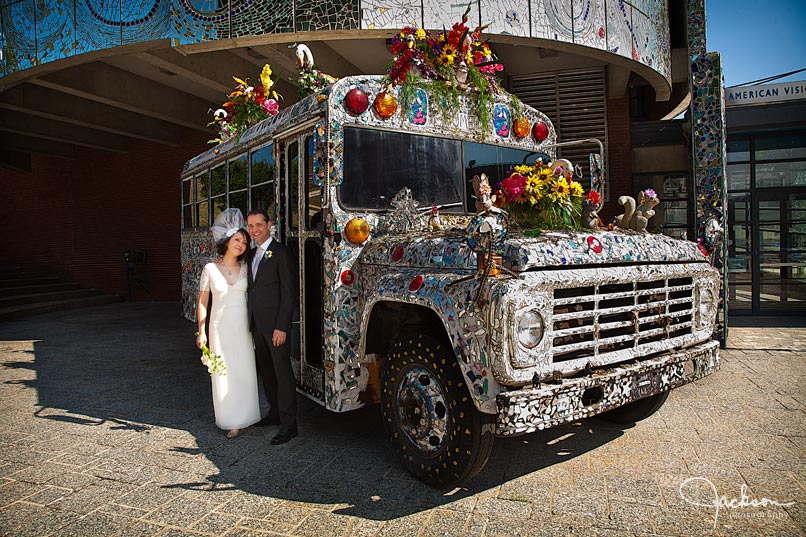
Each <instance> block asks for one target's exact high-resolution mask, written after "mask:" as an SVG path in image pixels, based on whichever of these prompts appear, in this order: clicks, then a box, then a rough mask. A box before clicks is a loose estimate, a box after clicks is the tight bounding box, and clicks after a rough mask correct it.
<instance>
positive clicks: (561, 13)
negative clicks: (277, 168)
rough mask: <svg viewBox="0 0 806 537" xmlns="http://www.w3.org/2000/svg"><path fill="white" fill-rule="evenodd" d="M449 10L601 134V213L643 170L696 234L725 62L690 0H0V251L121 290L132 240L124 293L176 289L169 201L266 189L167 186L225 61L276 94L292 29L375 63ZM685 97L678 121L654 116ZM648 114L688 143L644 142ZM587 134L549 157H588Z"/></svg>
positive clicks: (673, 217)
mask: <svg viewBox="0 0 806 537" xmlns="http://www.w3.org/2000/svg"><path fill="white" fill-rule="evenodd" d="M466 9H469V11H468V25H469V26H471V27H472V26H475V25H483V24H489V26H488V27H487V28H486V29H485V31H484V35H485V37H486V38H487V39H488V40H489V44H490V46H491V48H492V49H493V52H494V53H495V54H496V56H497V57H498V59H500V60H501V62H502V63H503V64H504V65H505V70H504V72H503V73H501V75H502V79H503V85H504V87H505V88H507V89H508V90H509V91H510V92H512V93H514V94H516V95H517V96H519V97H520V98H521V100H522V101H523V102H526V103H528V104H530V105H532V106H535V107H536V108H538V109H540V110H541V111H542V112H544V113H545V114H547V115H548V116H549V117H550V118H551V119H552V121H553V123H554V125H555V127H556V129H557V133H558V136H559V138H560V139H561V140H571V139H580V138H598V139H600V140H602V141H603V142H604V144H605V155H604V162H605V179H606V183H607V187H606V188H607V191H608V193H609V198H610V199H609V203H608V204H607V205H606V206H605V209H604V210H603V211H602V212H601V214H602V216H604V218H605V219H609V218H611V217H612V216H614V215H615V214H618V213H620V212H621V211H620V209H621V207H620V206H619V205H618V204H617V203H616V202H615V201H616V199H617V198H618V196H620V195H623V194H629V195H633V196H634V195H635V193H636V190H635V189H636V188H639V189H643V188H648V187H650V186H651V187H652V188H655V190H656V191H657V192H658V193H659V194H660V196H661V198H662V200H663V203H662V204H661V207H663V209H662V210H661V211H659V214H658V217H656V220H657V222H656V225H659V226H660V229H661V230H662V231H664V232H667V233H670V234H672V235H675V236H679V237H683V236H685V237H686V238H689V239H691V240H697V239H700V240H701V241H703V242H707V241H706V240H705V239H707V237H705V229H706V223H707V222H708V220H709V218H717V219H719V221H720V224H723V223H724V211H722V204H723V203H724V201H725V200H724V196H723V194H722V193H723V187H724V181H723V177H724V167H723V166H722V165H721V160H722V159H723V158H724V155H723V152H722V149H721V148H722V144H724V140H723V139H722V138H721V134H720V133H721V131H722V129H723V127H724V125H723V121H722V119H723V116H722V115H721V114H720V112H721V106H722V101H721V97H722V95H721V90H722V85H721V80H722V77H721V68H720V66H719V57H718V55H715V54H714V53H710V52H708V51H707V47H706V45H705V10H704V0H688V1H686V0H633V1H631V2H625V1H622V0H591V1H589V2H580V1H577V0H511V1H507V2H498V1H493V0H474V1H471V2H469V3H468V4H445V3H443V2H437V1H434V0H426V1H423V2H419V1H418V2H409V1H405V0H386V1H384V0H373V1H363V2H358V0H341V1H338V2H310V1H307V0H292V1H268V0H250V1H246V0H232V1H230V2H223V3H222V2H204V1H196V0H170V1H160V0H140V1H137V2H128V1H125V0H118V1H116V2H96V1H89V2H79V1H68V2H61V3H59V4H58V5H55V4H54V3H52V2H38V1H35V0H0V27H1V28H2V34H1V35H2V37H0V39H1V41H0V45H1V46H2V50H3V55H2V60H1V63H2V72H3V76H2V77H0V164H2V165H3V168H2V169H0V183H1V184H2V186H3V188H4V189H5V191H6V192H10V195H11V197H12V199H13V200H14V203H13V204H12V207H10V209H9V211H8V213H7V217H8V218H9V219H10V220H9V221H14V222H26V225H25V229H26V230H30V232H29V234H27V235H26V236H19V237H9V238H3V239H2V242H0V251H2V252H3V254H4V258H5V259H11V260H13V261H11V262H12V263H14V264H16V265H18V266H22V267H34V268H42V267H43V266H46V267H47V269H48V270H49V271H51V272H53V273H56V274H58V275H60V276H63V277H66V278H70V279H73V280H75V281H78V282H79V283H82V284H84V285H87V286H95V287H101V288H103V289H104V290H105V291H108V292H112V293H117V294H121V295H126V294H127V293H128V292H129V291H130V290H131V288H130V287H127V281H126V265H125V263H124V257H125V255H126V253H127V252H132V251H136V252H142V253H143V254H144V256H145V257H146V258H147V260H148V262H147V263H146V268H145V271H146V275H147V277H146V280H147V282H148V284H147V285H146V286H140V287H136V288H135V289H134V293H133V295H132V298H133V299H135V300H172V301H173V300H179V292H180V277H181V272H180V269H181V267H180V263H179V249H180V246H179V243H180V241H179V230H180V226H181V222H182V218H181V216H182V214H183V213H185V212H191V211H192V212H191V214H192V215H193V216H192V217H191V218H190V219H189V220H188V218H185V222H190V223H191V225H193V226H200V227H204V226H205V225H207V224H208V223H209V222H210V221H211V219H212V218H214V217H215V215H216V214H217V212H218V211H220V210H222V209H223V208H225V207H228V206H244V207H252V206H257V205H259V204H265V203H266V202H267V200H262V199H257V198H260V196H261V195H263V194H261V192H263V191H264V190H265V189H261V188H260V187H261V185H243V184H241V183H239V182H238V177H239V176H238V175H237V170H236V172H233V173H235V175H233V176H232V177H230V176H229V173H230V171H229V170H230V168H232V169H237V166H234V167H228V169H227V170H224V176H223V177H221V178H218V180H217V181H212V179H211V181H210V182H209V183H208V184H206V185H202V188H199V187H198V185H195V186H194V188H192V189H186V190H187V191H186V192H184V191H183V189H182V188H181V187H180V185H179V170H180V169H181V165H182V163H183V162H184V161H186V160H187V159H189V158H191V157H193V156H194V155H195V154H198V153H200V152H202V151H203V150H204V149H205V147H206V144H205V140H206V138H211V137H212V134H211V131H210V130H209V129H207V127H206V124H207V122H209V121H210V119H211V117H210V115H209V114H208V111H209V110H211V109H212V110H214V109H215V108H217V107H218V106H220V103H221V102H222V100H223V99H224V97H225V95H226V93H227V92H229V91H231V90H232V88H233V83H232V79H231V76H232V75H235V76H239V77H247V76H249V77H251V78H252V79H256V77H257V74H258V73H259V72H260V68H261V67H262V66H263V64H264V63H270V64H271V66H272V68H273V69H274V71H275V73H276V74H277V75H279V80H278V83H277V89H278V91H280V93H282V94H283V95H284V97H285V100H284V101H283V106H288V105H290V104H292V103H293V102H294V101H295V93H296V90H297V87H296V86H295V83H294V79H295V75H296V64H295V58H294V56H293V50H290V49H289V45H292V44H294V43H299V42H305V43H307V44H308V45H309V46H310V48H311V49H312V50H313V52H314V56H315V58H316V64H317V66H318V67H319V68H320V69H322V70H323V71H325V72H328V73H330V74H332V75H334V76H345V75H351V74H362V73H378V72H382V71H383V69H384V65H385V64H387V63H388V62H389V61H390V59H391V54H390V51H389V47H388V43H389V39H390V38H391V37H392V36H393V35H395V34H396V33H397V32H399V31H400V29H401V28H402V27H404V26H409V25H410V26H416V27H422V28H425V29H433V30H441V29H442V28H443V27H445V28H450V27H451V26H452V24H453V23H455V22H457V21H459V20H460V19H461V17H462V14H463V13H464V12H465V10H466ZM686 110H688V118H689V119H687V120H685V121H683V122H679V121H678V122H677V123H675V122H670V121H669V120H667V119H666V118H670V117H675V116H677V115H679V114H680V113H681V112H683V111H686ZM653 123H657V125H658V128H660V129H661V130H666V129H671V130H675V129H676V130H675V132H678V134H679V135H680V136H687V138H686V139H687V140H688V145H687V146H685V147H683V146H681V144H680V139H679V138H678V140H677V142H676V144H677V146H678V147H677V148H675V149H670V148H668V147H667V148H666V149H664V148H663V144H660V145H657V144H655V142H652V143H648V142H647V140H651V139H654V138H655V134H654V131H651V130H650V131H647V130H646V129H647V128H650V129H651V128H652V127H651V125H652V124H653ZM697 129H705V130H704V131H703V132H696V131H697ZM670 132H671V131H670ZM686 133H687V134H686ZM692 133H693V134H692ZM652 144H655V145H654V146H653V145H652ZM667 145H668V144H667ZM653 147H654V149H653ZM593 150H594V147H574V148H568V149H565V150H564V151H561V156H562V157H564V158H568V159H570V160H572V161H573V162H575V163H579V164H581V165H583V168H587V163H588V153H590V152H591V151H593ZM653 154H655V155H661V158H660V159H658V158H656V157H653ZM661 164H662V165H661ZM634 167H636V170H637V171H636V172H635V173H634V170H633V168H634ZM264 186H265V185H264ZM255 196H257V198H256V197H255ZM698 200H699V201H698ZM191 208H192V209H191ZM42 223H47V224H48V225H47V226H45V225H42ZM54 235H55V236H56V237H57V238H56V240H54ZM40 244H45V245H46V246H45V247H44V248H43V247H40V246H38V245H40ZM705 246H706V247H709V248H711V249H712V250H714V249H715V250H718V249H719V248H720V246H719V245H710V244H705ZM712 253H713V252H712ZM714 255H716V254H714ZM716 257H717V259H716V262H717V263H721V262H722V261H721V259H720V256H719V255H716Z"/></svg>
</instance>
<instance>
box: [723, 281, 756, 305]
mask: <svg viewBox="0 0 806 537" xmlns="http://www.w3.org/2000/svg"><path fill="white" fill-rule="evenodd" d="M752 307H753V288H752V286H750V285H730V284H729V285H728V310H729V311H732V312H737V311H750V310H751V308H752Z"/></svg>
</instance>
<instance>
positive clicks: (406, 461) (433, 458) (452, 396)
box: [381, 335, 495, 488]
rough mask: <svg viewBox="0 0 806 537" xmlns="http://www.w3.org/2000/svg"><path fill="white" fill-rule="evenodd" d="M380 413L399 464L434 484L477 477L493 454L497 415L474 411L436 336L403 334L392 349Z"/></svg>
mask: <svg viewBox="0 0 806 537" xmlns="http://www.w3.org/2000/svg"><path fill="white" fill-rule="evenodd" d="M381 411H382V414H383V423H384V426H385V427H386V432H387V434H388V435H389V438H390V440H391V441H392V445H393V447H394V449H395V452H396V453H397V456H398V458H399V459H400V462H401V463H403V466H404V467H405V468H406V470H408V471H409V472H410V473H411V474H413V475H414V476H415V477H417V479H419V480H421V481H423V482H425V483H428V484H429V485H431V486H433V487H438V488H445V487H451V486H453V485H456V484H457V483H459V482H461V481H463V480H465V479H469V478H471V477H473V476H474V475H476V474H477V473H479V472H480V471H481V469H482V468H484V465H485V464H487V460H488V459H489V458H490V453H492V450H493V443H494V441H495V416H494V415H490V414H484V413H482V412H479V411H478V410H477V409H476V407H475V406H474V405H473V401H472V400H471V399H470V394H469V392H468V390H467V386H466V385H465V383H464V381H463V380H462V375H461V373H460V371H459V365H458V364H457V363H456V358H455V357H454V355H453V352H451V351H448V350H446V349H445V348H444V347H443V346H442V345H440V344H439V343H438V342H437V341H436V340H435V339H433V338H430V337H428V336H424V335H414V336H410V337H404V338H403V339H401V340H400V341H398V342H397V343H395V344H394V345H393V346H392V348H391V349H389V353H388V355H387V359H386V363H385V364H384V367H383V371H382V372H381Z"/></svg>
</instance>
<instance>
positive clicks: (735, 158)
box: [725, 81, 806, 315]
mask: <svg viewBox="0 0 806 537" xmlns="http://www.w3.org/2000/svg"><path fill="white" fill-rule="evenodd" d="M725 94H726V103H727V127H728V141H727V161H728V165H727V176H728V188H729V194H728V211H729V212H728V220H729V222H730V225H729V227H728V258H727V273H728V279H729V287H728V293H729V304H730V309H731V311H732V312H734V313H737V314H740V313H752V314H760V315H769V314H790V315H791V314H795V313H803V312H804V311H806V82H804V81H796V82H784V83H778V84H764V85H758V86H746V87H735V88H727V89H726V90H725Z"/></svg>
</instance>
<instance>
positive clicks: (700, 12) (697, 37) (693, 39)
mask: <svg viewBox="0 0 806 537" xmlns="http://www.w3.org/2000/svg"><path fill="white" fill-rule="evenodd" d="M686 13H687V16H688V25H687V26H688V51H689V54H691V56H699V55H700V54H702V53H704V52H705V51H706V48H705V47H706V40H705V2H704V1H703V0H688V8H687V9H686Z"/></svg>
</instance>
